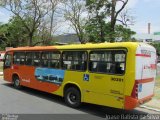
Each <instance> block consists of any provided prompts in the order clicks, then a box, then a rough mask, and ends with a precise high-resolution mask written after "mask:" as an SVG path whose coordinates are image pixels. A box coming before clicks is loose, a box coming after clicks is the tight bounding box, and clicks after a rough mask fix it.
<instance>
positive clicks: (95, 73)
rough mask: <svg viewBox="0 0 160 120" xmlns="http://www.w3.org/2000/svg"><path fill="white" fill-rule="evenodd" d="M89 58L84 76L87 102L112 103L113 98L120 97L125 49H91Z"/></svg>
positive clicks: (122, 87) (121, 93)
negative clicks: (87, 72)
mask: <svg viewBox="0 0 160 120" xmlns="http://www.w3.org/2000/svg"><path fill="white" fill-rule="evenodd" d="M89 59H90V60H89V74H88V76H87V74H86V78H84V80H85V79H86V80H85V85H86V86H85V87H86V93H85V94H86V96H85V97H86V98H87V99H88V100H89V102H93V103H97V104H98V103H100V104H103V105H105V104H106V103H108V104H112V103H113V100H115V101H117V100H119V99H122V98H123V92H124V91H123V90H124V74H125V63H126V62H125V61H126V50H97V51H92V52H90V55H89ZM91 98H93V99H91ZM88 100H87V101H88ZM115 103H116V102H115ZM117 104H119V103H117ZM115 105H116V104H115ZM121 105H122V104H121ZM111 106H112V105H111ZM116 106H118V105H116ZM114 107H115V106H114Z"/></svg>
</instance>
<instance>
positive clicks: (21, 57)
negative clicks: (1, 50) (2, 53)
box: [13, 52, 25, 65]
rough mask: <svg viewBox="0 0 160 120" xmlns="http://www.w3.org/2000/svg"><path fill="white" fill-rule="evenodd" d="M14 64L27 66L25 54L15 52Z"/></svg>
mask: <svg viewBox="0 0 160 120" xmlns="http://www.w3.org/2000/svg"><path fill="white" fill-rule="evenodd" d="M13 63H14V64H21V65H23V64H25V52H15V53H14V56H13Z"/></svg>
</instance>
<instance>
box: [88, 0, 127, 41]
mask: <svg viewBox="0 0 160 120" xmlns="http://www.w3.org/2000/svg"><path fill="white" fill-rule="evenodd" d="M120 3H121V4H120ZM127 3H128V0H86V6H87V9H88V10H89V13H90V19H91V21H93V20H94V24H95V23H96V22H97V25H98V26H99V28H98V29H97V30H96V29H95V28H94V26H93V25H94V24H93V22H91V24H89V26H93V29H94V30H96V32H97V34H99V35H100V36H101V37H100V39H101V42H104V41H109V42H114V41H115V36H116V35H115V34H116V31H115V27H116V22H117V21H119V22H120V23H121V24H123V25H125V26H127V23H128V22H129V21H130V17H128V14H127V13H128V12H123V14H122V10H124V8H125V6H126V5H127ZM117 5H119V7H117ZM118 8H119V9H118ZM126 11H127V10H126ZM119 18H121V19H119ZM107 21H108V22H107ZM104 23H105V24H104ZM92 24H93V25H92ZM104 26H106V27H104ZM106 28H107V29H108V30H107V31H106ZM90 29H92V28H90ZM106 32H107V33H106ZM106 35H107V37H105V36H106Z"/></svg>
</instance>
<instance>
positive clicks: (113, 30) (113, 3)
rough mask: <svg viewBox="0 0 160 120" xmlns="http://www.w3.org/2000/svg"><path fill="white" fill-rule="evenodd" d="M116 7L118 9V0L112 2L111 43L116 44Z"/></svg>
mask: <svg viewBox="0 0 160 120" xmlns="http://www.w3.org/2000/svg"><path fill="white" fill-rule="evenodd" d="M115 7H116V0H112V10H111V31H110V42H115V37H114V32H115V29H114V28H115V24H116V18H115Z"/></svg>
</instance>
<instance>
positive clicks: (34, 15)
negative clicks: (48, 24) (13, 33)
mask: <svg viewBox="0 0 160 120" xmlns="http://www.w3.org/2000/svg"><path fill="white" fill-rule="evenodd" d="M47 1H48V0H1V1H0V4H1V5H2V6H3V7H4V8H6V9H7V10H9V11H11V12H12V13H13V14H14V15H15V16H17V17H18V18H19V19H20V20H21V22H22V23H23V26H24V27H25V28H26V30H27V34H28V37H29V41H28V45H29V46H32V45H33V37H34V33H35V31H36V30H37V28H38V27H39V26H40V24H41V20H42V18H44V17H45V16H46V15H47V13H48V11H49V10H50V7H48V5H49V4H48V3H47Z"/></svg>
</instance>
